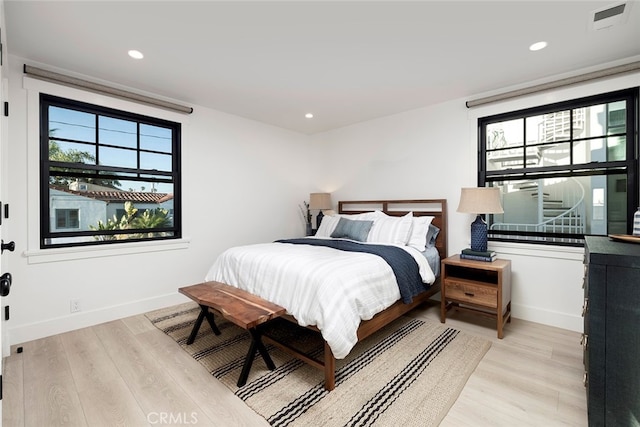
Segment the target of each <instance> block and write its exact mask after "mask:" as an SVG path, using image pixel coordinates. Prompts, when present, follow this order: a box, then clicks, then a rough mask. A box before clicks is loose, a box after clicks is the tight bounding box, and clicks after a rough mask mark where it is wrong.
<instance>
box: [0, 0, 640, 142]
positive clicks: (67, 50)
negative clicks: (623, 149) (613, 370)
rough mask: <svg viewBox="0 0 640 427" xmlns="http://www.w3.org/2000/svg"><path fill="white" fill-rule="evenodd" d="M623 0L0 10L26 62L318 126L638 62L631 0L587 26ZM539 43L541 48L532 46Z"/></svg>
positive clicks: (86, 5) (639, 17)
mask: <svg viewBox="0 0 640 427" xmlns="http://www.w3.org/2000/svg"><path fill="white" fill-rule="evenodd" d="M619 3H621V1H615V0H612V1H593V0H587V1H577V0H572V1H540V0H538V1H520V0H511V1H504V0H503V1H479V0H476V1H455V0H449V1H410V2H399V1H387V2H383V1H351V2H347V1H297V2H295V1H284V2H271V1H258V2H248V1H229V2H220V1H195V2H188V1H157V0H156V1H88V0H85V1H51V0H49V1H24V0H20V1H19V0H5V1H4V8H5V19H6V40H7V43H6V44H7V46H6V47H7V51H8V52H9V54H11V55H16V56H19V57H22V58H24V59H26V63H29V64H30V65H41V66H42V65H43V64H44V65H47V66H48V68H49V69H52V70H57V71H59V70H60V69H62V70H67V71H69V72H70V73H71V74H75V73H78V74H81V75H85V76H90V77H91V78H94V79H98V80H106V81H109V82H113V83H116V84H117V85H124V86H127V87H130V88H134V89H135V90H138V91H142V92H146V93H152V94H157V95H160V96H162V97H167V98H170V99H173V100H176V101H181V102H182V103H185V104H187V105H192V106H196V108H197V106H205V107H210V108H213V109H216V110H220V111H224V112H227V113H231V114H235V115H239V116H242V117H246V118H249V119H254V120H258V121H260V122H264V123H269V124H272V125H274V126H279V127H282V128H286V129H291V130H294V131H298V132H302V133H305V134H313V133H317V132H322V131H326V130H330V129H334V128H338V127H342V126H345V125H349V124H353V123H357V122H361V121H364V120H369V119H373V118H376V117H381V116H386V115H390V114H395V113H399V112H402V111H407V110H411V109H414V108H419V107H423V106H427V105H431V104H435V103H439V102H442V101H446V100H450V99H458V98H464V97H471V96H473V95H477V94H481V93H489V92H493V91H496V90H499V89H501V88H507V87H517V86H522V85H525V84H527V83H530V82H538V81H541V80H542V81H543V80H544V79H548V78H550V76H555V75H562V76H565V75H568V74H571V73H572V72H575V70H578V69H586V68H590V67H591V68H593V67H595V68H597V67H599V66H602V64H609V63H616V62H621V63H624V62H630V58H631V59H634V60H637V58H634V57H636V56H638V55H640V4H639V0H632V1H627V11H628V12H627V13H625V15H624V19H623V21H624V22H622V23H620V24H618V25H615V26H612V27H609V28H606V29H602V30H598V31H596V30H594V29H593V28H592V25H591V22H592V16H591V15H592V12H593V11H594V10H597V9H602V8H605V7H606V6H610V5H615V4H619ZM540 40H545V41H547V42H548V43H549V46H548V47H547V48H546V49H544V50H542V51H538V52H530V51H529V50H528V46H529V45H530V44H531V43H534V42H537V41H540ZM129 49H137V50H140V51H141V52H143V53H144V55H145V58H144V59H143V60H140V61H136V60H133V59H131V58H129V57H128V56H127V51H128V50H129ZM43 68H44V67H43ZM307 112H312V113H313V114H314V115H315V117H314V118H313V119H306V118H305V117H304V115H305V113H307Z"/></svg>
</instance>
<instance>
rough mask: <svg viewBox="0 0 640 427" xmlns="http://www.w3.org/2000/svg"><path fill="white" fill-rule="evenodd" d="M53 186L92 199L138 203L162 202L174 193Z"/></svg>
mask: <svg viewBox="0 0 640 427" xmlns="http://www.w3.org/2000/svg"><path fill="white" fill-rule="evenodd" d="M51 188H55V189H56V190H59V191H64V192H65V193H69V194H75V195H77V196H83V197H88V198H90V199H95V200H102V201H103V202H126V201H131V202H134V203H135V202H138V203H162V202H164V201H166V200H169V199H171V198H173V197H172V196H173V195H169V194H167V193H151V192H142V191H118V190H113V191H76V190H69V189H68V188H65V187H60V186H57V185H52V186H51Z"/></svg>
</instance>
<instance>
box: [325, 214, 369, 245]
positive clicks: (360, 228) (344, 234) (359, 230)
mask: <svg viewBox="0 0 640 427" xmlns="http://www.w3.org/2000/svg"><path fill="white" fill-rule="evenodd" d="M372 225H373V221H357V220H353V219H346V218H340V221H338V225H336V229H335V230H333V233H331V237H335V238H345V239H351V240H357V241H359V242H366V241H367V236H368V235H369V230H371V226H372Z"/></svg>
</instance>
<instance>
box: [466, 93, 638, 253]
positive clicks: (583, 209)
mask: <svg viewBox="0 0 640 427" xmlns="http://www.w3.org/2000/svg"><path fill="white" fill-rule="evenodd" d="M637 103H638V89H637V88H634V89H628V90H624V91H618V92H613V93H607V94H603V95H598V96H592V97H588V98H582V99H577V100H572V101H568V102H563V103H558V104H553V105H545V106H542V107H537V108H531V109H527V110H521V111H515V112H511V113H506V114H500V115H496V116H491V117H484V118H480V119H479V121H478V125H479V142H478V145H479V149H478V152H479V177H478V180H479V182H478V184H479V186H489V187H499V188H500V190H501V195H502V204H503V208H504V214H500V215H490V216H489V218H487V223H488V224H489V238H490V239H491V240H501V241H521V242H538V243H553V244H563V245H576V246H578V245H582V244H583V241H584V236H585V235H607V234H631V233H630V232H631V225H632V218H633V213H634V212H635V209H636V206H637V205H638V175H637V172H638V170H637V168H638V158H637V152H638V149H637V147H638V140H637V135H638V130H637V129H636V126H637V123H638V112H637Z"/></svg>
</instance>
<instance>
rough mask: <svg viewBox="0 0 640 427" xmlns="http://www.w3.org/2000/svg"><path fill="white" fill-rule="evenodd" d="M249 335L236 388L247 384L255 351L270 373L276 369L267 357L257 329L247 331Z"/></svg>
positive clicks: (267, 353) (267, 354)
mask: <svg viewBox="0 0 640 427" xmlns="http://www.w3.org/2000/svg"><path fill="white" fill-rule="evenodd" d="M249 333H250V334H251V345H250V346H249V352H248V353H247V357H246V358H245V359H244V365H243V366H242V372H240V378H238V387H242V386H243V385H245V384H246V383H247V378H248V377H249V371H250V370H251V365H253V359H255V357H256V350H258V351H259V352H260V355H261V356H262V358H263V359H264V362H265V363H266V364H267V368H269V369H270V370H272V371H273V370H274V369H276V365H275V363H273V360H271V356H269V352H268V351H267V348H266V347H265V346H264V343H263V342H262V334H261V333H260V331H258V329H257V328H252V329H249Z"/></svg>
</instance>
